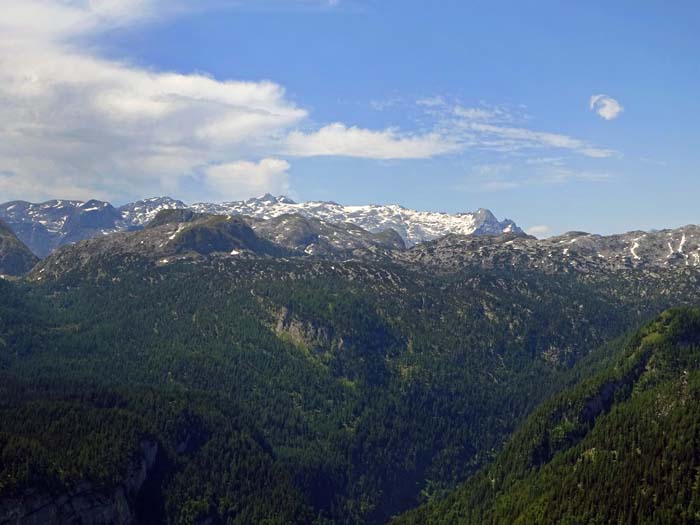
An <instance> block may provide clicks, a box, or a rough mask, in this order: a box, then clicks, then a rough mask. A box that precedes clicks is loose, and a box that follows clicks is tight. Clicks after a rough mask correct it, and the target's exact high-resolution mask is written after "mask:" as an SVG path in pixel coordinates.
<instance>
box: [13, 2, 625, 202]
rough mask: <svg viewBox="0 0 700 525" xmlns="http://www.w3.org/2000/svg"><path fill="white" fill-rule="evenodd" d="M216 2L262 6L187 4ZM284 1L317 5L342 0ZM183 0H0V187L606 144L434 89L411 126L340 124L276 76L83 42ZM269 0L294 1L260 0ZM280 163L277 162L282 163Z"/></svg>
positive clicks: (225, 189)
mask: <svg viewBox="0 0 700 525" xmlns="http://www.w3.org/2000/svg"><path fill="white" fill-rule="evenodd" d="M256 1H257V0H256ZM216 3H218V5H237V6H240V5H253V4H254V5H259V3H255V2H253V1H252V0H240V1H239V0H235V1H229V0H203V1H202V2H201V3H197V7H196V8H197V9H201V8H203V7H202V6H206V5H213V4H216ZM293 3H294V4H295V5H297V6H302V7H304V8H314V9H316V8H318V7H323V6H327V7H330V6H333V5H337V4H338V2H333V1H328V0H294V2H293ZM192 4H193V3H191V2H184V1H182V0H169V1H166V0H2V15H1V16H0V34H2V38H0V196H2V200H9V199H14V198H25V199H32V200H38V199H43V198H49V197H60V198H87V197H99V198H104V199H112V200H125V199H130V198H133V197H138V196H143V195H146V194H162V193H173V194H178V193H181V191H182V188H184V187H187V184H189V183H191V181H192V180H199V179H200V178H203V179H204V181H205V183H206V186H207V187H208V188H209V189H210V190H211V192H212V193H215V194H216V195H228V194H232V193H234V192H238V193H236V194H237V195H240V196H246V195H243V194H242V193H240V191H242V190H241V189H245V188H248V189H250V191H255V192H259V191H275V188H282V189H283V190H284V191H286V188H287V185H288V178H287V175H286V173H287V171H288V169H289V166H288V164H286V161H283V160H273V159H279V158H280V157H283V156H289V157H310V156H344V157H357V158H368V159H379V160H383V159H419V158H431V157H436V156H439V155H445V154H450V153H455V152H460V151H464V150H467V149H469V148H480V149H491V150H495V151H518V150H521V149H524V148H538V149H551V148H564V149H569V150H572V151H576V152H579V153H582V154H584V155H588V156H591V157H603V156H609V155H611V154H612V152H610V151H609V150H604V149H596V148H595V147H593V146H591V145H589V144H586V143H585V142H583V141H578V140H576V139H572V138H569V137H565V136H563V135H556V134H549V133H542V132H534V131H530V130H526V129H521V128H515V127H504V126H503V125H502V124H503V122H506V121H509V118H510V114H509V113H508V111H507V110H504V109H503V108H499V107H495V106H479V107H477V108H471V109H470V108H467V107H462V106H459V107H458V108H457V109H455V107H454V106H450V105H449V104H448V103H447V102H446V101H445V99H442V98H435V99H432V100H431V99H425V100H424V101H422V102H421V104H422V105H421V107H422V108H424V109H423V111H424V112H425V114H426V115H427V117H428V120H429V122H427V123H424V124H422V125H423V128H424V130H423V131H420V132H415V131H414V132H411V131H402V130H399V129H397V128H393V127H389V128H386V129H377V130H373V129H367V128H363V127H359V126H349V125H347V124H344V123H335V124H330V125H325V126H322V127H320V128H318V127H317V128H312V127H310V123H309V120H308V113H307V111H306V110H305V109H304V108H303V107H299V106H298V105H297V104H296V103H295V102H294V101H293V100H291V99H290V98H289V97H288V96H287V94H286V92H285V89H284V87H283V86H281V85H280V84H278V83H275V82H272V81H264V80H263V81H253V82H251V81H247V82H246V81H238V80H227V79H215V78H212V77H209V76H207V75H205V74H182V73H178V72H169V71H158V70H155V69H149V68H146V67H140V66H136V65H133V64H130V63H129V62H127V61H118V60H114V59H107V58H103V57H101V56H99V55H97V54H96V53H95V51H94V48H93V47H92V46H90V45H89V42H90V41H91V39H92V38H94V37H95V36H97V35H99V34H100V33H101V32H103V31H106V30H108V29H111V28H114V27H119V26H131V25H133V24H136V23H145V22H149V21H151V20H153V19H155V18H158V19H159V20H161V19H162V18H163V16H165V15H168V14H171V13H173V12H178V11H181V10H183V9H186V10H188V9H194V8H193V7H192ZM266 5H268V6H273V5H274V6H283V5H287V6H288V5H291V4H290V2H289V1H287V0H284V1H283V0H279V1H277V0H266ZM86 42H87V44H86ZM414 108H415V106H414ZM241 159H249V160H252V159H254V160H259V159H264V160H262V161H260V162H257V163H255V162H242V161H241ZM280 163H285V165H286V167H285V168H284V169H281V167H282V166H283V165H282V164H280ZM203 166H204V167H206V166H209V168H203ZM224 167H225V168H226V171H225V173H227V174H228V175H225V176H224V171H223V170H224ZM254 167H255V169H253V168H254ZM247 176H249V177H250V178H251V182H250V184H248V185H246V184H245V182H244V179H245V177H247ZM230 181H235V183H230ZM236 188H239V189H236ZM212 196H213V195H212Z"/></svg>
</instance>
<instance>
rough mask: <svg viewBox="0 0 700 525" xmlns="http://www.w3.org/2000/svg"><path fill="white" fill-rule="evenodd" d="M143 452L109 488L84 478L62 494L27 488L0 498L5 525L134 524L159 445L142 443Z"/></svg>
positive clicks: (0, 521) (1, 517)
mask: <svg viewBox="0 0 700 525" xmlns="http://www.w3.org/2000/svg"><path fill="white" fill-rule="evenodd" d="M141 450H142V455H141V458H139V460H138V461H136V462H134V464H133V465H132V466H131V467H130V469H129V473H128V475H127V476H126V478H125V479H124V481H123V483H121V484H120V485H119V486H117V487H114V488H112V489H110V490H106V489H100V488H97V487H95V486H94V485H93V484H91V483H89V482H82V483H79V484H78V485H76V486H75V487H73V488H72V489H71V490H69V491H67V492H65V493H61V494H49V493H40V492H35V491H28V492H26V493H25V494H23V495H21V496H19V497H15V498H11V499H7V500H0V524H2V525H10V524H12V525H75V524H80V525H132V524H135V523H136V521H137V516H136V513H135V511H134V504H135V500H136V498H137V497H138V493H139V491H140V490H141V488H142V487H143V484H144V483H145V481H146V479H147V477H148V473H149V471H150V470H151V469H152V468H153V466H154V465H155V462H156V456H157V454H158V445H157V443H155V442H153V441H143V442H142V443H141Z"/></svg>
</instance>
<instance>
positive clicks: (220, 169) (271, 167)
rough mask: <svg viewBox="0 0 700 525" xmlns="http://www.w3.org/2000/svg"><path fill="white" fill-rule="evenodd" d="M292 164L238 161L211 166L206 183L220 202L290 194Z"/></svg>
mask: <svg viewBox="0 0 700 525" xmlns="http://www.w3.org/2000/svg"><path fill="white" fill-rule="evenodd" d="M289 168H290V165H289V163H288V162H286V161H284V160H279V159H263V160H261V161H260V162H259V163H255V162H247V161H238V162H230V163H227V164H219V165H216V166H209V167H208V168H206V169H205V170H204V181H205V183H206V184H207V185H208V186H209V187H210V188H212V189H213V190H214V191H215V193H216V196H217V198H218V199H220V200H225V201H229V200H239V199H245V198H247V197H250V196H251V195H260V194H262V193H267V192H269V193H275V194H286V193H289V189H290V187H289V175H288V171H289Z"/></svg>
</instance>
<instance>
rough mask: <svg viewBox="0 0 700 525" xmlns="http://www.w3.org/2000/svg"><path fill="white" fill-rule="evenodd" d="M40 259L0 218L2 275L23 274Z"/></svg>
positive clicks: (0, 271) (0, 267)
mask: <svg viewBox="0 0 700 525" xmlns="http://www.w3.org/2000/svg"><path fill="white" fill-rule="evenodd" d="M38 261H39V259H38V258H37V257H36V256H35V255H34V254H33V253H32V252H31V251H30V250H29V248H27V247H26V246H25V245H24V244H22V241H20V240H19V239H18V238H17V236H16V235H15V234H14V233H13V232H12V230H10V228H8V227H7V225H6V224H5V223H4V222H2V220H0V275H22V274H24V273H26V272H28V271H29V270H31V269H32V267H33V266H34V265H35V264H36V263H37V262H38Z"/></svg>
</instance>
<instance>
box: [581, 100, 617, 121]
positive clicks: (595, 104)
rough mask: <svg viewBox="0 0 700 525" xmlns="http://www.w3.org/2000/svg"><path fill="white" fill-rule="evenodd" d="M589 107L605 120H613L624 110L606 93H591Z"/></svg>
mask: <svg viewBox="0 0 700 525" xmlns="http://www.w3.org/2000/svg"><path fill="white" fill-rule="evenodd" d="M589 107H590V109H591V111H595V112H596V113H598V115H600V116H601V117H602V118H604V119H605V120H614V119H616V118H617V117H619V116H620V114H621V113H622V112H623V111H624V110H625V108H623V107H622V105H621V104H620V103H619V102H618V101H617V100H615V99H614V98H612V97H609V96H607V95H593V96H592V97H591V99H590V101H589Z"/></svg>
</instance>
